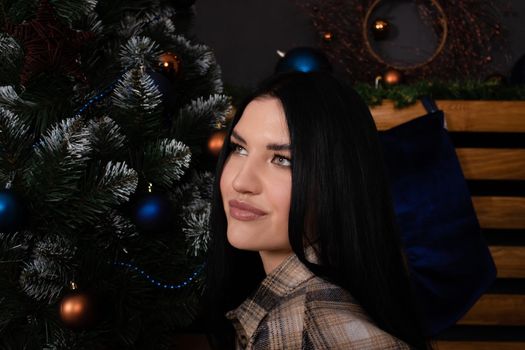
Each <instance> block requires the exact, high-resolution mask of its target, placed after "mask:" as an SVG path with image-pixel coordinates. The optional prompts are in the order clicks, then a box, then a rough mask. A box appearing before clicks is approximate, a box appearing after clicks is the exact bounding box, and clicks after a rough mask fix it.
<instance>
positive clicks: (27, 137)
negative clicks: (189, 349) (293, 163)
mask: <svg viewBox="0 0 525 350" xmlns="http://www.w3.org/2000/svg"><path fill="white" fill-rule="evenodd" d="M45 3H47V4H50V6H51V7H52V9H53V12H54V14H55V18H56V20H57V21H58V23H59V24H60V26H63V28H69V29H72V30H73V32H69V33H70V34H68V35H74V34H75V33H80V32H90V33H92V34H93V35H92V38H91V39H88V40H85V41H84V42H82V43H81V45H80V46H79V47H78V48H76V49H74V50H69V51H68V50H66V51H60V50H59V51H56V52H52V53H53V54H54V55H57V57H59V58H60V55H64V56H66V57H65V58H64V60H62V61H60V60H59V61H57V62H59V64H56V62H55V64H52V63H50V62H46V59H45V58H42V57H40V56H38V57H32V58H33V61H31V60H28V55H29V53H30V52H33V51H31V50H30V46H28V42H27V40H24V38H23V37H20V36H17V35H15V34H12V33H8V32H1V31H0V62H2V63H1V64H0V191H3V192H6V191H8V192H9V193H14V194H16V196H17V198H21V202H22V207H23V209H24V210H25V211H24V212H25V216H24V218H23V220H22V221H23V222H22V225H21V226H20V227H18V228H17V230H14V231H6V232H0V348H1V349H28V350H32V349H53V350H62V349H169V348H172V347H173V344H174V340H173V336H174V334H176V333H177V332H180V331H183V330H184V329H185V327H188V326H190V325H192V324H194V321H195V320H196V319H197V318H198V316H199V315H200V313H201V312H202V310H201V309H200V304H199V298H200V296H201V295H202V292H203V288H204V284H203V281H204V278H203V277H204V276H203V273H201V272H199V274H197V276H196V277H194V278H192V280H191V281H189V280H188V278H189V277H190V276H192V274H193V273H194V272H196V271H202V267H203V261H204V256H205V254H206V250H207V246H208V244H209V227H208V220H209V215H210V199H211V196H212V183H213V176H212V173H211V170H212V169H213V167H214V165H213V164H210V160H211V159H210V158H208V159H206V158H205V156H206V147H207V140H208V138H209V137H210V135H211V134H212V133H213V132H214V131H215V130H218V129H221V128H224V126H225V116H226V114H227V113H229V111H230V109H231V106H230V105H231V100H230V98H229V97H228V96H226V95H225V94H224V92H223V85H222V81H221V71H220V68H219V67H218V65H217V63H216V61H215V58H214V56H213V54H212V52H211V51H210V49H209V48H208V47H206V46H204V45H201V44H198V43H192V42H190V41H189V40H187V39H186V38H185V37H184V36H183V35H182V34H181V33H180V32H178V31H177V23H176V22H174V19H175V18H176V16H175V15H176V12H175V10H174V9H173V7H172V5H171V4H170V2H169V1H146V0H131V1H120V0H117V1H112V0H99V1H96V0H47V1H46V0H20V1H19V0H17V1H14V0H5V1H2V2H1V4H0V23H2V24H10V25H27V24H28V23H29V24H30V23H32V22H31V21H34V20H36V18H37V16H36V15H37V13H38V12H39V9H41V6H42V4H45ZM0 28H4V27H3V26H0ZM64 33H66V31H64ZM53 40H55V39H53ZM53 40H50V43H51V46H48V44H49V43H46V42H43V43H40V44H39V43H37V45H41V46H39V48H40V49H42V48H44V54H46V52H45V48H47V47H52V46H53V43H54V42H55V41H53ZM57 40H58V41H61V40H63V43H65V44H68V45H69V44H70V43H71V42H73V40H74V38H72V37H63V38H58V39H57ZM34 44H35V43H31V44H29V45H34ZM37 51H38V50H37ZM165 52H171V53H174V54H176V55H177V56H178V57H179V59H180V61H181V65H180V71H179V72H178V73H175V74H172V75H166V74H165V73H161V72H160V69H159V66H158V64H159V56H160V55H161V54H162V53H165ZM35 59H36V61H37V62H38V64H32V63H29V70H28V71H29V75H28V79H27V80H26V81H25V82H24V84H22V80H21V72H22V71H23V70H24V69H26V68H28V66H27V65H28V62H35ZM69 59H72V60H73V61H74V62H75V65H74V67H75V69H76V70H75V69H70V70H63V69H62V68H63V67H64V64H63V62H71V60H69ZM60 62H62V63H60ZM78 73H80V74H78ZM150 191H151V192H152V193H154V194H158V195H161V196H163V197H164V198H166V199H167V200H169V202H170V203H171V207H170V216H171V224H170V225H171V226H170V227H168V228H164V229H163V230H160V231H159V230H157V231H156V232H150V231H147V230H146V229H144V228H142V227H141V226H140V225H139V224H138V222H137V220H136V217H135V216H134V212H135V211H134V209H135V207H134V205H135V203H137V202H138V201H139V200H140V199H141V198H144V197H146V196H148V195H149V194H150ZM20 210H22V208H21V209H20ZM120 263H125V264H131V266H132V267H131V268H130V267H125V266H122V265H120ZM146 275H148V276H149V277H150V278H149V279H148V278H146V277H145V276H146ZM150 279H154V280H155V283H152V282H151V281H150ZM185 281H186V282H187V283H186V285H182V284H181V283H182V282H185ZM71 282H74V283H75V284H76V285H77V286H78V289H77V290H76V292H80V293H85V294H86V295H89V297H90V298H91V300H92V301H94V302H96V310H97V316H98V319H97V320H96V322H94V323H93V324H92V325H89V326H82V327H77V328H75V327H72V326H71V325H69V324H67V323H64V322H63V320H62V319H61V317H60V305H61V302H62V301H63V300H64V298H65V297H67V296H68V295H70V294H71V293H73V292H72V291H71V290H70V285H71ZM157 282H158V283H157ZM178 284H181V285H180V288H175V287H174V288H169V286H170V285H173V286H175V285H178ZM164 286H167V287H168V288H165V287H164Z"/></svg>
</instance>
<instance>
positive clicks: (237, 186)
mask: <svg viewBox="0 0 525 350" xmlns="http://www.w3.org/2000/svg"><path fill="white" fill-rule="evenodd" d="M260 175H261V171H260V169H258V167H257V165H256V164H254V162H252V161H251V160H249V159H247V160H245V161H244V162H242V164H239V167H238V168H237V172H236V174H235V177H234V178H233V182H232V187H233V189H234V190H235V191H237V192H239V193H247V192H248V193H259V192H260V191H261V181H260Z"/></svg>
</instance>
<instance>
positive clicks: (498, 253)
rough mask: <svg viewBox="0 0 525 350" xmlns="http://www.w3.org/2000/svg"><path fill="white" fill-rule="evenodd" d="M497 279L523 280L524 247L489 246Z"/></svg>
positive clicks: (524, 267)
mask: <svg viewBox="0 0 525 350" xmlns="http://www.w3.org/2000/svg"><path fill="white" fill-rule="evenodd" d="M489 249H490V253H491V254H492V258H493V259H494V263H495V264H496V268H497V270H498V277H499V278H525V247H509V246H490V247H489Z"/></svg>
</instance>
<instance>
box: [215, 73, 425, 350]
mask: <svg viewBox="0 0 525 350" xmlns="http://www.w3.org/2000/svg"><path fill="white" fill-rule="evenodd" d="M210 225H211V228H212V229H211V231H212V232H211V234H212V244H211V246H210V256H209V260H208V265H207V266H208V289H207V294H208V299H207V300H208V302H209V303H210V304H209V305H208V306H209V307H210V310H212V312H211V314H212V317H213V323H212V326H213V327H214V328H213V329H212V332H214V333H215V339H216V340H217V341H218V343H217V345H218V347H220V348H224V347H226V346H227V344H228V342H229V343H230V344H232V343H235V344H236V347H237V348H238V349H239V348H248V349H349V348H359V349H366V348H368V349H372V348H377V349H385V348H391V349H394V348H400V349H403V348H408V347H409V346H410V347H414V348H426V347H427V343H426V341H425V339H424V337H423V335H422V334H423V332H422V326H421V324H420V322H419V317H418V312H417V310H416V307H415V305H413V300H414V298H413V297H412V291H411V287H410V283H409V277H408V272H407V268H406V265H405V260H404V257H403V254H402V248H401V243H400V238H399V232H398V229H397V227H396V224H395V214H394V210H393V206H392V200H391V197H390V192H389V187H388V183H387V178H386V174H385V168H384V164H383V160H382V153H381V149H380V144H379V140H378V135H377V131H376V128H375V125H374V122H373V119H372V116H371V115H370V112H369V110H368V107H367V106H366V104H365V103H364V102H363V101H362V100H361V99H360V97H359V96H358V95H357V94H356V93H355V92H354V91H353V90H352V88H350V87H349V86H347V85H346V84H344V83H343V82H341V81H339V80H337V79H336V78H334V77H333V76H332V75H330V74H329V73H320V72H316V73H286V74H281V75H277V76H274V77H272V78H270V79H269V80H268V81H266V82H265V83H263V84H262V85H261V86H260V87H259V88H258V89H257V90H256V91H255V93H254V94H253V95H252V96H250V97H249V98H247V99H246V101H245V102H244V103H243V104H242V105H241V106H240V107H239V108H238V110H237V113H236V115H235V117H234V118H233V120H232V123H231V126H230V128H229V131H228V136H227V137H226V139H225V142H224V146H223V149H222V151H221V153H220V155H219V159H218V163H217V175H216V183H215V187H214V199H213V203H212V214H211V221H210Z"/></svg>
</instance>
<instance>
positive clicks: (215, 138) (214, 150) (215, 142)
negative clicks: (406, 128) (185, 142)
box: [208, 130, 226, 157]
mask: <svg viewBox="0 0 525 350" xmlns="http://www.w3.org/2000/svg"><path fill="white" fill-rule="evenodd" d="M225 137H226V130H218V131H215V132H214V133H213V134H211V136H210V138H209V139H208V151H209V152H210V153H211V154H212V155H214V156H215V157H217V156H218V155H219V153H220V151H221V149H222V145H223V144H224V138H225Z"/></svg>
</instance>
